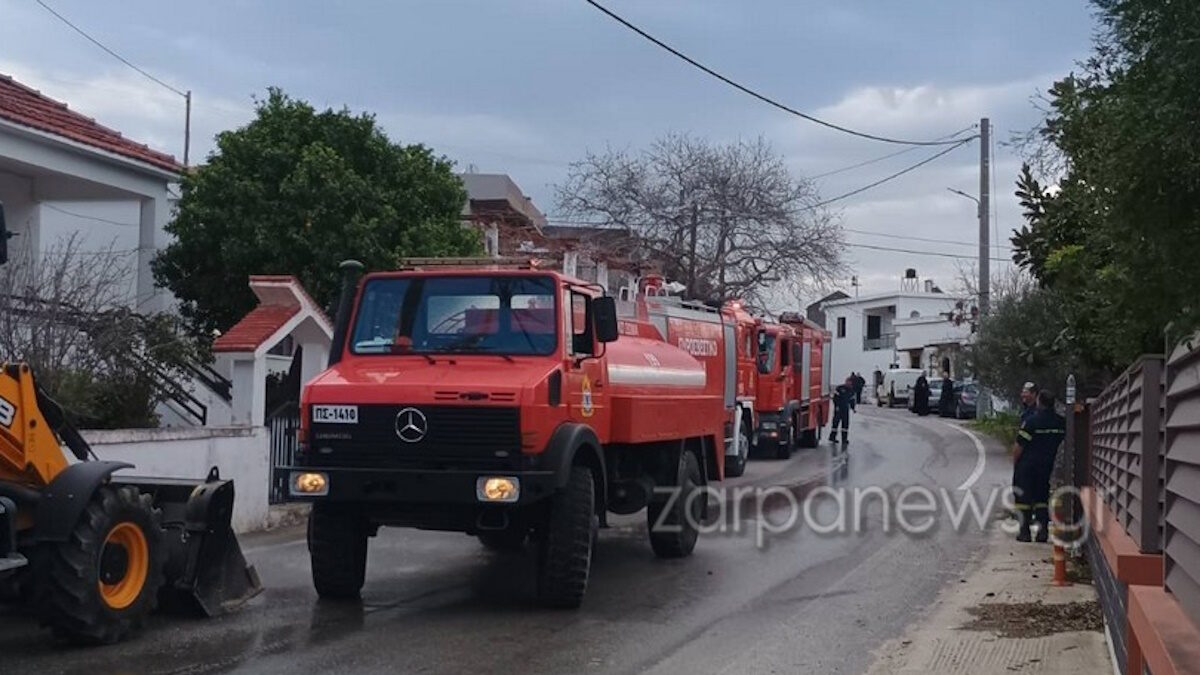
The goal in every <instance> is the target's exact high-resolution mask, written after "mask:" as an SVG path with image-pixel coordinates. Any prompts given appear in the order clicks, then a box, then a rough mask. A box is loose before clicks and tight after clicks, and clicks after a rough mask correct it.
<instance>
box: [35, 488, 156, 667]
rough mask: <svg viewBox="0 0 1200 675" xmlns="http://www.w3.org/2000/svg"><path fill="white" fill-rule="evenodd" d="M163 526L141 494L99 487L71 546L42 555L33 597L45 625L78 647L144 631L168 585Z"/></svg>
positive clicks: (47, 547) (56, 546)
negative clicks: (143, 625) (164, 585)
mask: <svg viewBox="0 0 1200 675" xmlns="http://www.w3.org/2000/svg"><path fill="white" fill-rule="evenodd" d="M161 521H162V512H161V511H159V510H158V509H155V508H154V505H153V501H152V500H151V498H150V495H145V494H142V493H140V492H138V490H137V488H135V487H132V486H124V487H114V486H111V485H102V486H101V487H100V488H98V489H97V490H96V492H95V493H94V494H93V495H92V498H91V500H90V501H89V502H88V505H87V507H86V508H85V509H84V510H83V513H82V514H81V515H80V517H79V522H77V523H76V524H75V528H74V529H73V530H71V533H70V535H68V537H67V540H66V541H63V542H52V543H46V544H42V545H41V546H40V548H39V549H38V551H37V555H38V559H37V561H36V563H35V565H36V566H35V569H34V589H33V593H34V603H35V607H36V608H37V610H38V612H39V613H40V615H41V619H42V623H44V624H46V625H48V626H50V628H51V629H52V630H53V631H54V633H55V634H56V635H58V636H59V637H63V638H66V639H67V640H69V641H71V642H75V643H80V644H112V643H114V642H117V641H119V640H121V639H123V638H125V637H126V636H128V635H129V634H130V633H132V632H134V631H136V630H137V629H138V628H140V627H141V625H142V623H143V622H144V620H145V618H146V615H148V614H149V613H150V612H152V611H153V610H154V607H155V605H156V604H157V601H158V589H159V588H160V587H161V586H162V585H163V565H164V564H165V563H166V558H165V556H164V555H163V546H162V522H161Z"/></svg>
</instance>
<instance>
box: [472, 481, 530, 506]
mask: <svg viewBox="0 0 1200 675" xmlns="http://www.w3.org/2000/svg"><path fill="white" fill-rule="evenodd" d="M475 496H476V497H477V498H478V499H479V501H481V502H499V503H502V504H510V503H512V502H515V501H517V499H519V498H520V496H521V481H520V480H519V479H517V478H515V477H512V476H480V478H479V480H477V481H475Z"/></svg>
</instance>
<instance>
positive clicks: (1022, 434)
mask: <svg viewBox="0 0 1200 675" xmlns="http://www.w3.org/2000/svg"><path fill="white" fill-rule="evenodd" d="M1017 435H1018V436H1020V437H1021V438H1024V439H1025V440H1027V441H1032V440H1033V436H1031V435H1029V432H1028V431H1025V430H1024V429H1021V430H1019V431H1017Z"/></svg>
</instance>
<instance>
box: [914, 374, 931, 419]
mask: <svg viewBox="0 0 1200 675" xmlns="http://www.w3.org/2000/svg"><path fill="white" fill-rule="evenodd" d="M929 392H930V389H929V380H928V379H927V378H926V377H925V374H924V373H922V374H921V376H920V377H918V378H917V383H916V384H915V385H913V391H912V396H913V405H912V409H913V412H915V413H917V414H918V415H920V416H921V417H924V416H926V415H928V414H929Z"/></svg>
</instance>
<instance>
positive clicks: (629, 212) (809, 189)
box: [557, 134, 843, 302]
mask: <svg viewBox="0 0 1200 675" xmlns="http://www.w3.org/2000/svg"><path fill="white" fill-rule="evenodd" d="M557 193H558V194H557V196H558V209H559V211H560V212H562V213H564V214H567V215H569V216H571V217H579V218H582V219H587V220H589V221H599V222H601V223H603V224H606V225H611V226H619V227H622V228H627V229H628V231H629V232H630V233H632V235H633V237H634V238H636V240H637V246H636V250H638V251H639V252H640V253H641V254H642V259H643V260H644V261H646V262H653V263H656V264H657V265H658V266H660V267H661V268H662V269H661V271H662V272H663V273H664V274H666V275H667V276H668V277H670V278H672V279H673V280H677V281H681V282H683V283H685V285H686V286H687V287H688V292H689V294H690V295H691V296H692V297H694V298H698V299H703V300H715V301H721V300H727V299H730V298H735V297H741V298H745V299H747V300H750V301H753V302H757V301H760V300H762V299H763V298H764V293H765V292H766V290H767V287H768V286H772V285H775V286H779V285H782V286H783V288H785V289H786V290H788V291H790V292H793V293H795V294H797V295H799V294H800V293H801V292H802V291H804V290H806V289H809V288H812V287H814V286H820V285H823V284H825V283H827V282H828V281H830V280H831V279H833V278H834V277H836V276H837V275H838V274H839V273H841V272H842V271H843V264H842V259H841V252H842V250H843V243H842V236H841V229H840V227H839V225H838V223H837V222H836V220H835V219H834V217H833V216H832V215H831V214H830V213H829V211H827V210H825V209H822V208H815V207H814V205H815V204H817V203H818V202H819V195H818V194H817V190H816V187H815V186H814V185H813V184H812V183H811V182H810V181H807V180H804V179H799V178H796V177H793V176H792V175H791V174H790V173H789V172H788V170H787V168H786V166H785V164H784V162H783V159H782V157H780V156H779V155H777V154H776V153H775V151H774V149H773V148H772V147H771V146H770V144H769V143H767V142H766V141H765V140H763V139H762V138H759V139H756V140H752V141H737V142H733V143H729V144H726V145H715V144H712V143H709V142H707V141H703V140H699V139H695V138H692V137H690V136H687V135H679V134H672V135H669V136H666V137H665V138H663V139H661V140H659V141H657V142H656V143H654V144H653V145H652V146H650V147H649V148H648V149H646V150H645V151H644V152H642V153H641V154H639V155H637V156H631V155H630V154H629V153H627V152H625V151H617V150H612V149H611V148H610V149H608V150H606V151H605V152H604V153H601V154H592V153H589V154H588V155H587V156H586V157H584V158H583V159H582V160H580V161H578V162H575V163H574V164H572V165H571V169H570V172H569V174H568V177H567V180H566V181H565V183H564V184H563V185H560V186H559V187H558V191H557Z"/></svg>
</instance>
